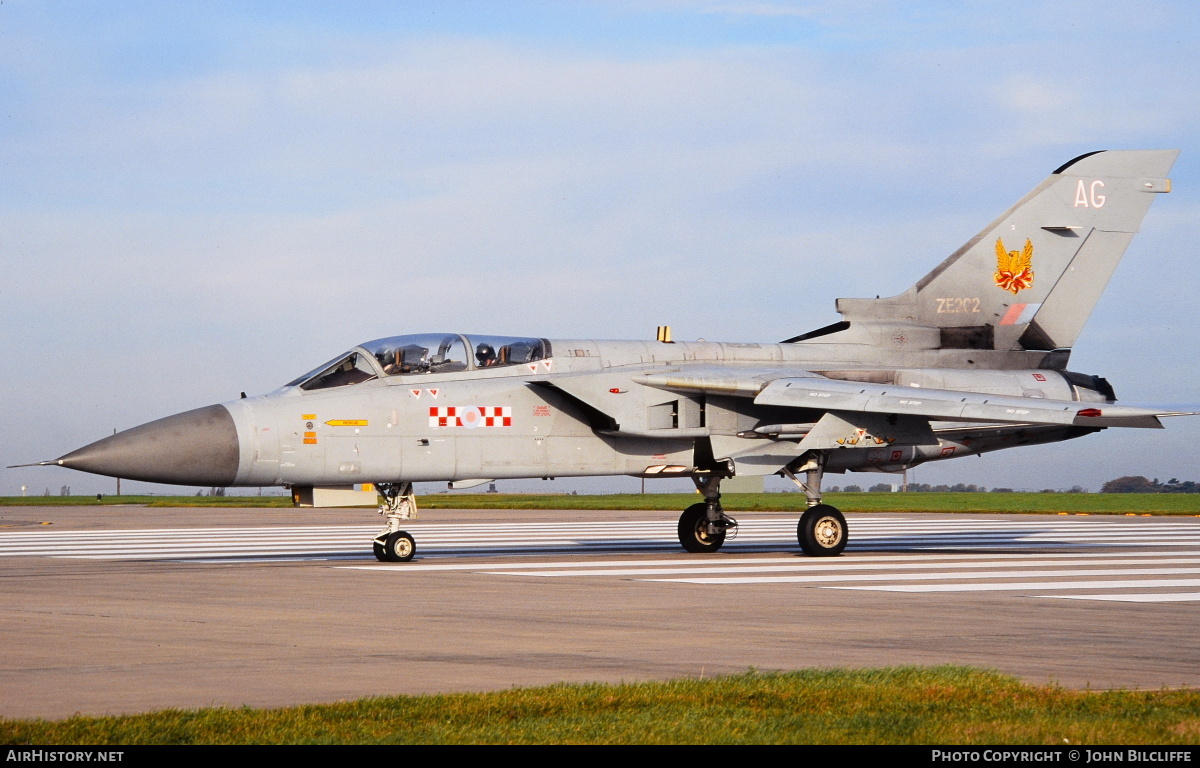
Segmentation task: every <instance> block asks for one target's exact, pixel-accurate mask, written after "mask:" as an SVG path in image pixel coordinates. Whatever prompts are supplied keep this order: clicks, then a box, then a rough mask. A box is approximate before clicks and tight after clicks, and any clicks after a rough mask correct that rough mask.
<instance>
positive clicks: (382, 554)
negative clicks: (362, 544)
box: [371, 541, 387, 563]
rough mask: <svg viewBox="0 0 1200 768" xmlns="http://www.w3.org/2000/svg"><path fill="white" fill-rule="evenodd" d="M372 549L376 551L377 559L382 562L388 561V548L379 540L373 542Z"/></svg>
mask: <svg viewBox="0 0 1200 768" xmlns="http://www.w3.org/2000/svg"><path fill="white" fill-rule="evenodd" d="M371 549H372V550H373V551H374V552H375V559H376V560H378V561H379V562H381V563H386V562H387V550H385V549H384V548H383V545H382V544H380V543H379V542H378V541H372V542H371Z"/></svg>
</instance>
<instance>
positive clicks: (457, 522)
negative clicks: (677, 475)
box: [0, 507, 1200, 718]
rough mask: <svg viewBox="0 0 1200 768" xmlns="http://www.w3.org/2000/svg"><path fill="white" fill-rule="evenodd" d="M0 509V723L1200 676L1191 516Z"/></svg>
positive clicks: (1197, 533)
mask: <svg viewBox="0 0 1200 768" xmlns="http://www.w3.org/2000/svg"><path fill="white" fill-rule="evenodd" d="M677 516H678V512H671V511H665V512H661V513H656V512H568V511H487V510H470V511H467V510H436V511H429V512H423V513H422V519H421V520H419V521H416V522H414V523H413V524H412V525H411V526H408V529H409V530H410V531H412V532H413V534H414V535H415V537H416V540H417V545H418V554H417V559H416V560H414V561H413V562H412V563H408V564H398V565H392V564H387V565H385V564H382V563H378V562H376V561H375V559H374V558H373V557H372V555H371V552H370V538H371V536H372V535H373V533H374V532H375V530H376V529H377V528H378V527H379V524H378V518H377V517H376V516H375V515H374V513H373V511H371V510H345V509H334V510H292V509H212V508H200V509H150V508H145V507H4V508H0V580H2V581H3V588H2V589H0V632H2V633H3V638H4V652H3V654H2V655H0V716H6V717H31V716H37V717H46V718H59V717H64V716H68V715H71V714H74V713H76V712H79V713H85V714H109V713H123V712H140V711H147V710H153V709H158V708H163V707H181V708H190V707H200V706H207V705H225V706H241V705H251V706H284V705H290V704H297V703H307V702H330V701H337V700H342V699H352V698H358V697H363V696H370V695H386V694H396V693H429V692H449V691H476V690H488V689H498V688H506V687H511V686H526V685H537V684H544V683H554V682H559V681H573V682H575V681H622V680H625V681H632V680H646V679H665V678H671V677H679V676H712V675H720V674H729V673H737V672H743V671H745V670H747V669H749V668H751V667H754V668H757V669H759V670H776V669H797V668H801V667H812V666H819V667H830V666H852V667H859V666H872V667H873V666H882V665H896V664H921V665H932V664H948V663H952V664H970V665H976V666H980V667H990V668H997V669H1000V670H1002V671H1005V672H1009V673H1012V674H1015V675H1018V676H1020V677H1022V678H1024V679H1026V680H1028V681H1031V682H1057V683H1060V684H1062V685H1066V686H1070V687H1083V686H1091V687H1093V688H1104V687H1140V688H1159V687H1163V686H1170V687H1176V686H1194V685H1200V640H1197V637H1196V633H1195V628H1196V626H1198V619H1200V519H1197V518H1146V517H1100V516H1071V517H1063V516H1035V515H912V514H871V515H849V516H848V519H849V527H850V531H851V546H850V548H849V549H847V551H846V553H845V554H844V555H843V556H842V557H839V558H807V557H804V556H802V555H799V554H798V547H797V546H796V541H795V519H796V518H795V516H791V517H789V516H788V515H785V514H781V513H778V512H765V513H742V514H739V515H737V517H738V518H739V519H740V520H741V523H742V526H741V530H740V532H739V535H738V537H737V539H736V540H735V541H732V542H730V543H729V544H727V545H726V548H725V549H724V550H722V551H721V552H720V553H717V554H715V555H689V554H686V553H684V552H683V551H682V550H681V549H680V548H679V546H678V544H677V543H676V542H675V533H674V528H675V518H676V517H677Z"/></svg>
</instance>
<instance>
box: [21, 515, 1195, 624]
mask: <svg viewBox="0 0 1200 768" xmlns="http://www.w3.org/2000/svg"><path fill="white" fill-rule="evenodd" d="M664 514H666V513H664ZM849 527H850V531H851V545H850V547H849V548H848V549H847V551H846V554H845V555H844V556H843V557H839V558H807V557H803V556H800V555H799V554H798V547H797V545H796V538H795V536H796V533H795V530H796V518H795V517H779V518H747V519H745V520H744V521H743V524H742V527H741V529H740V531H739V535H738V537H737V538H736V539H735V540H731V541H729V542H727V543H726V546H725V548H724V549H723V550H722V551H721V553H719V554H716V555H689V554H685V553H683V552H682V551H680V549H679V544H678V542H677V540H676V535H675V522H674V520H672V519H670V518H669V516H668V519H665V520H662V519H660V520H631V521H594V520H587V519H576V520H567V521H563V522H542V523H503V524H498V523H493V522H488V523H436V522H423V521H416V522H413V523H411V524H409V525H408V526H407V530H409V531H410V532H411V533H412V534H413V535H414V537H415V538H416V540H417V547H418V560H417V561H416V562H413V563H406V564H395V565H392V564H383V563H377V562H376V561H375V560H374V558H373V556H372V555H371V553H370V540H371V538H372V537H374V535H375V534H376V533H378V531H379V526H377V525H341V526H297V527H245V528H189V529H154V530H131V531H61V532H60V531H46V530H36V531H2V532H0V557H20V556H32V557H53V558H72V559H89V560H148V561H179V562H192V563H263V562H294V561H335V562H337V561H341V562H343V563H345V564H344V565H341V566H338V567H340V568H349V569H355V570H366V571H371V572H375V573H377V574H380V575H381V576H383V575H391V576H392V577H394V578H402V577H404V576H417V575H419V574H421V573H427V572H433V571H445V572H454V571H464V572H470V573H476V574H479V575H481V576H487V577H489V578H520V577H526V578H533V577H536V578H542V579H554V578H573V579H578V578H592V579H596V578H607V579H617V580H622V581H644V582H659V583H667V584H670V583H675V584H679V585H680V587H681V588H683V587H684V586H685V585H704V586H708V587H733V588H735V589H746V588H754V586H755V585H763V586H768V585H774V586H775V587H776V588H778V587H792V588H798V589H849V590H867V591H885V592H902V593H908V594H913V595H920V594H946V593H950V594H953V593H956V592H977V593H978V592H1000V593H1005V592H1007V593H1015V594H1017V595H1020V596H1027V597H1042V598H1052V597H1053V598H1070V599H1088V600H1106V601H1116V602H1140V603H1153V602H1200V592H1198V591H1193V590H1195V588H1196V587H1197V586H1198V585H1200V579H1189V578H1151V577H1164V576H1187V575H1190V574H1200V520H1197V519H1194V518H1187V519H1178V518H1177V519H1169V520H1168V519H1162V518H1158V519H1146V518H1128V517H1109V518H1100V517H1097V518H1090V519H1080V518H1078V517H1073V518H1063V519H1060V520H1047V519H1045V518H1040V519H1039V518H1027V517H1023V516H1018V515H1014V516H1009V517H989V518H987V519H979V518H939V519H930V518H923V519H916V518H912V517H905V516H891V515H888V516H856V515H851V516H850V519H849ZM650 552H659V553H663V556H662V557H659V558H653V559H651V558H645V556H644V555H639V554H638V553H650ZM551 553H553V554H554V555H557V557H556V558H555V559H549V560H547V559H541V560H538V561H536V562H530V561H529V558H530V557H531V556H532V557H537V556H539V555H540V556H542V558H544V557H545V555H547V554H551ZM756 553H761V554H766V553H770V554H771V555H772V556H765V557H764V556H758V557H755V556H754V555H755V554H756ZM793 553H796V554H793ZM598 554H599V555H605V554H607V555H611V556H612V557H609V558H608V559H597V558H596V557H595V556H596V555H598ZM465 557H471V558H481V557H482V558H487V561H486V562H474V563H463V562H453V560H454V559H459V558H465ZM517 558H520V559H517ZM1182 588H1188V589H1189V591H1183V589H1182ZM1098 589H1104V590H1107V591H1106V592H1105V593H1095V592H1094V591H1093V590H1098ZM1155 590H1159V591H1155ZM1037 593H1050V594H1037Z"/></svg>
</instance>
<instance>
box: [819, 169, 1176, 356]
mask: <svg viewBox="0 0 1200 768" xmlns="http://www.w3.org/2000/svg"><path fill="white" fill-rule="evenodd" d="M1178 154H1179V152H1178V150H1128V151H1118V152H1104V151H1101V152H1092V153H1089V154H1086V155H1080V156H1079V157H1077V158H1075V159H1074V160H1072V161H1070V162H1069V163H1067V164H1065V165H1063V166H1062V167H1060V168H1059V169H1057V170H1056V171H1054V173H1052V174H1051V175H1050V176H1049V178H1047V179H1046V180H1045V181H1043V182H1042V183H1041V184H1039V185H1038V186H1037V187H1035V188H1034V189H1033V191H1031V192H1030V193H1029V194H1027V195H1025V197H1023V198H1022V199H1021V200H1020V201H1018V202H1017V204H1016V205H1014V206H1013V207H1012V208H1010V209H1009V210H1008V211H1006V212H1005V213H1004V215H1002V216H1001V217H1000V218H998V219H996V220H995V221H994V222H992V223H991V224H989V225H988V226H987V227H986V228H985V229H984V230H983V231H982V232H980V233H979V234H978V235H976V236H975V237H973V238H972V239H971V240H970V241H969V242H967V244H966V245H964V246H963V247H962V248H959V249H958V250H957V251H955V252H954V253H953V254H952V255H951V256H950V257H949V258H948V259H946V260H945V261H943V262H942V263H941V264H940V265H938V267H937V268H936V269H934V270H933V271H932V272H930V273H929V274H928V275H926V276H925V277H923V278H921V280H920V281H919V282H917V284H916V285H914V286H913V287H912V288H910V289H908V290H907V291H905V292H904V293H902V294H900V295H899V296H893V297H890V298H886V299H838V302H837V310H838V312H840V313H842V316H843V318H844V321H843V323H842V324H839V325H844V324H845V323H847V322H848V323H849V325H851V326H852V325H855V324H857V323H863V324H867V325H872V324H886V325H889V326H894V325H901V326H903V325H911V326H914V327H921V328H925V329H938V331H939V333H938V334H937V341H938V343H939V346H938V348H940V349H980V350H983V349H993V350H1011V351H1020V350H1055V349H1059V350H1061V349H1069V348H1070V347H1071V346H1073V345H1074V343H1075V340H1076V339H1077V338H1078V336H1079V333H1080V331H1081V330H1082V329H1083V325H1084V323H1085V322H1087V319H1088V316H1089V315H1090V314H1091V312H1092V308H1093V307H1094V306H1095V305H1096V301H1097V300H1098V299H1099V298H1100V294H1101V293H1102V292H1103V291H1104V287H1105V285H1107V283H1108V280H1109V278H1110V277H1111V276H1112V273H1113V270H1115V269H1116V267H1117V263H1118V262H1119V261H1120V260H1121V257H1122V256H1123V255H1124V254H1125V248H1126V247H1127V246H1128V245H1129V242H1130V241H1131V240H1132V239H1133V235H1134V233H1136V232H1137V231H1138V227H1139V226H1140V224H1141V221H1142V218H1143V217H1144V216H1145V215H1146V211H1147V209H1149V207H1150V203H1151V202H1152V201H1153V200H1154V198H1155V193H1161V192H1170V191H1171V181H1170V179H1168V178H1166V175H1167V173H1168V171H1170V168H1171V165H1172V164H1173V163H1174V162H1175V158H1176V156H1177V155H1178ZM832 328H833V326H831V327H830V329H832ZM814 333H820V332H814ZM812 335H813V334H805V336H806V337H811V336H812ZM802 338H804V337H797V339H798V340H799V339H802ZM830 340H831V341H832V339H830Z"/></svg>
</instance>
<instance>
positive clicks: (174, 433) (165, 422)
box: [53, 405, 240, 486]
mask: <svg viewBox="0 0 1200 768" xmlns="http://www.w3.org/2000/svg"><path fill="white" fill-rule="evenodd" d="M239 458H240V452H239V447H238V438H237V428H236V427H235V426H234V424H233V417H232V416H231V415H230V414H229V411H228V410H227V409H226V408H225V406H223V405H210V406H208V407H207V408H197V409H196V410H194V411H186V412H184V413H177V414H175V415H174V416H168V417H166V418H165V419H159V420H158V421H152V422H150V423H149V424H143V425H141V426H140V427H134V428H133V429H127V430H125V431H124V432H118V433H117V434H115V435H113V436H112V437H106V438H104V439H103V440H98V441H96V442H94V443H92V444H91V445H85V446H84V447H82V448H80V449H79V450H77V451H72V452H71V453H68V454H67V455H66V456H63V457H61V458H59V459H56V460H55V461H54V462H53V463H54V464H58V465H59V466H63V467H69V468H70V469H78V470H81V471H83V472H92V473H95V474H97V475H109V476H110V477H122V478H125V479H128V480H145V481H148V482H151V483H170V484H172V485H221V486H224V485H232V484H233V482H234V480H235V479H236V477H237V471H238V460H239Z"/></svg>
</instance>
